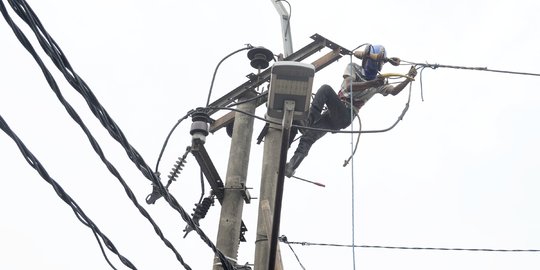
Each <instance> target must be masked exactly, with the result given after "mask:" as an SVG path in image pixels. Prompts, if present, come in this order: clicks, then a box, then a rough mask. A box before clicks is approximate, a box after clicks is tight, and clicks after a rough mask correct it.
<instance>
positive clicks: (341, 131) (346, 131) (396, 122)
mask: <svg viewBox="0 0 540 270" xmlns="http://www.w3.org/2000/svg"><path fill="white" fill-rule="evenodd" d="M409 100H410V98H409ZM209 108H210V109H214V110H229V111H234V112H239V113H243V114H245V115H248V116H251V117H253V118H255V119H258V120H261V121H264V122H266V123H270V124H275V125H281V123H280V122H277V121H272V120H269V119H265V118H264V117H260V116H258V115H255V114H252V113H249V112H245V111H242V110H239V109H235V108H229V107H217V106H216V107H209ZM407 110H409V102H407V104H405V108H404V109H403V111H402V112H401V115H400V116H399V117H398V119H397V120H396V121H395V122H394V124H392V125H391V126H390V127H388V128H386V129H380V130H364V131H362V130H359V131H350V130H337V129H324V128H313V127H308V126H302V125H292V127H296V128H301V129H309V130H316V131H324V132H331V133H345V134H351V133H353V134H363V133H383V132H387V131H389V130H391V129H393V128H394V127H395V126H397V124H398V123H399V121H401V120H403V116H404V115H405V113H406V112H407Z"/></svg>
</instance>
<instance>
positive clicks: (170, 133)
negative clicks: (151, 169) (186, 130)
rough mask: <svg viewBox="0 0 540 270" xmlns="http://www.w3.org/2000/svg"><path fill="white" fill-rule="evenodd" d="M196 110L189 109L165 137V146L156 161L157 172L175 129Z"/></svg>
mask: <svg viewBox="0 0 540 270" xmlns="http://www.w3.org/2000/svg"><path fill="white" fill-rule="evenodd" d="M192 112H194V111H193V110H191V111H189V112H188V113H187V114H186V115H184V117H182V118H180V119H179V120H178V121H177V122H176V124H174V126H173V127H172V128H171V131H169V134H167V138H165V142H164V143H163V146H162V147H161V151H160V152H159V156H158V158H157V162H156V168H155V173H159V163H160V162H161V158H162V157H163V153H164V152H165V148H166V147H167V144H168V143H169V139H170V138H171V135H172V134H173V132H174V130H175V129H176V128H177V127H178V125H180V123H182V121H184V120H186V119H187V118H188V117H189V116H190V115H191V113H192Z"/></svg>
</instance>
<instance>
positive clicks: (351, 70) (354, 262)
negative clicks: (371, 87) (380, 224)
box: [349, 55, 361, 270]
mask: <svg viewBox="0 0 540 270" xmlns="http://www.w3.org/2000/svg"><path fill="white" fill-rule="evenodd" d="M349 58H350V62H349V68H350V70H349V74H351V75H352V74H355V73H353V72H356V71H355V70H354V71H353V65H352V63H353V61H352V55H350V56H349ZM356 76H357V75H355V78H356ZM349 87H350V89H349V91H350V92H349V93H350V95H349V96H350V100H349V102H350V104H349V107H350V109H351V110H350V119H351V131H354V124H353V123H354V93H353V83H352V82H351V83H350V84H349ZM359 118H360V117H359ZM360 130H361V129H360ZM358 138H360V134H358ZM353 140H354V134H353V133H351V157H350V159H351V160H353V162H352V163H351V230H352V234H351V242H352V265H353V270H354V269H356V250H355V247H354V246H355V240H356V234H355V229H356V226H355V225H356V224H355V207H354V205H355V200H354V192H355V188H354V149H353Z"/></svg>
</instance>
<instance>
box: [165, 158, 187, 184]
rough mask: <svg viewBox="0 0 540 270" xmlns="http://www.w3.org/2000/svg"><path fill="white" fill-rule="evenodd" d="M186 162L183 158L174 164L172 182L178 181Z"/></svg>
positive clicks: (170, 175) (171, 174) (171, 175)
mask: <svg viewBox="0 0 540 270" xmlns="http://www.w3.org/2000/svg"><path fill="white" fill-rule="evenodd" d="M186 162H187V161H186V157H185V156H181V157H179V158H178V160H177V161H176V163H175V164H174V166H173V168H172V170H171V173H170V174H169V179H170V180H173V181H176V179H177V178H178V175H179V174H180V171H181V170H182V168H183V167H184V166H185V164H186Z"/></svg>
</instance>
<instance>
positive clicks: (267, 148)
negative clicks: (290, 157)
mask: <svg viewBox="0 0 540 270" xmlns="http://www.w3.org/2000/svg"><path fill="white" fill-rule="evenodd" d="M281 128H282V127H281V125H276V124H270V127H269V128H268V133H267V134H266V136H265V138H264V156H263V164H262V176H261V190H260V195H259V216H258V219H257V236H256V240H255V270H264V269H266V268H267V266H268V255H269V253H270V239H269V234H267V229H266V222H265V220H264V216H263V215H262V214H261V213H262V209H263V205H262V202H264V201H267V202H269V203H270V209H274V202H275V201H276V186H277V179H278V169H279V163H278V161H279V156H280V148H279V145H281ZM268 231H271V229H268ZM272 270H273V269H272Z"/></svg>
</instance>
